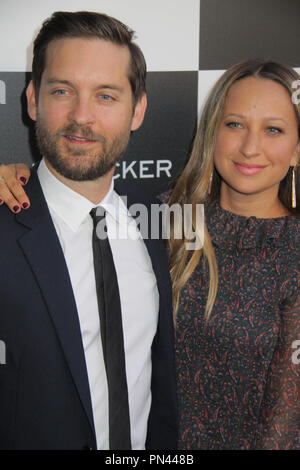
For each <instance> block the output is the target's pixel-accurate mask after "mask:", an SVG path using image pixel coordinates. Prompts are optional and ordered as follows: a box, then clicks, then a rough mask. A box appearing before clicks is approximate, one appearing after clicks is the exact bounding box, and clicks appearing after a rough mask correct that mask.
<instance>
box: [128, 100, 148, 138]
mask: <svg viewBox="0 0 300 470" xmlns="http://www.w3.org/2000/svg"><path fill="white" fill-rule="evenodd" d="M146 108H147V96H146V93H143V94H142V96H141V97H140V99H139V100H138V102H137V103H136V105H135V109H134V113H133V118H132V123H131V130H132V131H136V130H137V129H138V128H139V127H140V126H141V125H142V122H143V120H144V116H145V112H146Z"/></svg>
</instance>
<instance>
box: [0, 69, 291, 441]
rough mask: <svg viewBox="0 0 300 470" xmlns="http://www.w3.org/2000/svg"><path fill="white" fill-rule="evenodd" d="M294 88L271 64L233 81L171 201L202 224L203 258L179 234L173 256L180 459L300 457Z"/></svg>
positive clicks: (210, 114) (221, 91)
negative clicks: (198, 452)
mask: <svg viewBox="0 0 300 470" xmlns="http://www.w3.org/2000/svg"><path fill="white" fill-rule="evenodd" d="M297 80H299V75H298V74H297V73H296V72H295V71H294V70H293V69H292V68H290V67H286V66H284V65H281V64H278V63H275V62H270V61H260V60H252V61H245V62H243V63H240V64H237V65H234V66H233V67H231V68H230V69H229V70H228V71H227V72H225V73H224V74H223V75H222V77H221V78H220V79H219V80H218V81H217V83H216V84H215V86H214V87H213V89H212V91H211V93H210V94H209V96H208V98H207V101H206V104H205V106H204V109H203V112H202V116H201V120H200V124H199V128H198V131H197V135H196V137H195V141H194V146H193V150H192V154H191V157H190V159H189V162H188V164H187V166H186V167H185V169H184V171H183V173H182V175H181V176H180V178H179V179H178V182H177V184H176V186H175V188H174V190H173V192H172V194H171V196H170V198H169V204H170V205H172V204H174V203H179V204H181V206H182V208H183V210H184V207H185V204H192V206H193V208H194V211H193V213H194V217H195V214H196V212H197V211H196V210H195V208H196V206H197V204H204V205H205V220H206V222H205V236H204V245H203V248H199V249H196V250H194V251H190V250H188V249H187V248H186V247H187V245H186V243H187V242H188V241H189V240H186V239H177V238H176V237H175V236H174V235H172V233H173V234H175V233H176V228H178V227H176V226H173V228H172V230H171V239H170V246H169V248H170V269H171V277H172V281H173V292H174V322H175V325H176V360H177V381H178V398H179V411H180V437H179V447H180V448H181V449H300V399H299V398H300V364H299V365H298V362H299V363H300V302H299V291H300V243H299V241H300V240H299V239H300V220H299V215H300V209H299V208H300V183H299V173H298V172H297V164H298V160H299V155H300V144H299V137H300V130H299V129H300V107H299V104H297V103H296V102H295V103H293V102H292V96H294V98H295V94H294V95H293V92H295V90H294V88H293V84H294V83H295V82H296V81H297ZM294 101H297V100H294ZM11 171H12V174H13V175H14V171H15V170H14V169H12V170H11ZM0 174H1V171H0ZM18 174H19V175H20V171H19V172H18ZM2 175H3V173H2ZM5 175H6V178H7V177H8V169H7V168H6V169H5ZM8 180H9V178H8V179H7V184H8V186H9V183H8ZM13 180H14V178H13V177H11V179H10V181H11V182H12V181H13ZM6 191H7V188H6ZM0 197H1V198H2V199H5V200H7V199H8V196H7V193H6V194H4V195H3V194H0ZM20 202H22V201H20ZM174 223H175V222H174ZM196 225H197V224H196V220H194V226H193V230H194V231H197V230H200V231H201V230H202V228H203V227H200V229H199V227H198V228H197V227H196ZM198 238H199V239H200V238H201V234H199V237H198Z"/></svg>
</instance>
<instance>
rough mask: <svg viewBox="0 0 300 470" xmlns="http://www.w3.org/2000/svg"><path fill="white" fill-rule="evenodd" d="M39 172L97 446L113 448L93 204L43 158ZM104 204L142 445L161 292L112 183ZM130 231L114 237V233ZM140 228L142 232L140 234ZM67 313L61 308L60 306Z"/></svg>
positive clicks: (136, 444)
mask: <svg viewBox="0 0 300 470" xmlns="http://www.w3.org/2000/svg"><path fill="white" fill-rule="evenodd" d="M38 177H39V180H40V183H41V186H42V190H43V193H44V196H45V199H46V201H47V204H48V207H49V210H50V214H51V217H52V220H53V223H54V226H55V228H56V232H57V235H58V238H59V241H60V244H61V246H62V249H63V252H64V256H65V260H66V264H67V267H68V271H69V275H70V279H71V284H72V288H73V293H74V298H75V301H76V306H77V311H78V316H79V322H80V328H81V335H82V342H83V348H84V353H85V360H86V365H87V371H88V377H89V386H90V392H91V400H92V407H93V416H94V424H95V431H96V439H97V448H98V449H109V429H108V393H107V381H106V372H105V366H104V360H103V352H102V344H101V336H100V322H99V312H98V303H97V294H96V284H95V273H94V261H93V249H92V232H93V221H92V218H91V216H90V211H91V209H92V208H93V207H95V205H94V204H93V203H92V202H90V201H89V200H88V199H86V198H85V197H83V196H81V195H80V194H78V193H76V192H75V191H73V190H71V189H70V188H68V187H67V186H66V185H64V184H63V183H62V182H60V181H59V180H58V179H57V178H56V177H55V176H54V175H53V174H52V173H51V172H50V171H49V170H48V168H47V166H46V164H45V162H44V160H42V161H41V163H40V165H39V168H38ZM101 206H103V207H104V208H105V210H106V211H107V215H106V221H107V231H108V237H109V241H110V245H111V250H112V255H113V259H114V263H115V269H116V273H117V278H118V284H119V290H120V300H121V310H122V322H123V335H124V348H125V361H126V375H127V385H128V394H129V413H130V425H131V442H132V448H133V449H144V448H145V440H146V433H147V419H148V415H149V410H150V405H151V345H152V341H153V337H154V335H155V332H156V329H157V321H158V310H159V294H158V289H157V284H156V278H155V275H154V273H153V268H152V263H151V260H150V257H149V254H148V251H147V249H146V246H145V244H144V241H143V239H142V238H141V236H140V234H139V232H138V231H137V228H136V224H135V222H134V219H133V218H132V217H131V216H130V215H129V213H128V210H127V208H126V206H125V204H124V203H123V201H122V199H121V198H120V197H119V196H118V194H117V193H116V192H115V191H114V189H113V182H112V184H111V186H110V189H109V191H108V193H107V194H106V196H105V197H104V199H103V200H102V201H101ZM127 232H128V233H129V237H127V238H125V239H124V238H123V239H122V235H121V237H120V236H119V239H115V237H114V234H118V233H121V234H122V233H127ZM137 234H138V235H137ZM61 313H62V315H63V312H61Z"/></svg>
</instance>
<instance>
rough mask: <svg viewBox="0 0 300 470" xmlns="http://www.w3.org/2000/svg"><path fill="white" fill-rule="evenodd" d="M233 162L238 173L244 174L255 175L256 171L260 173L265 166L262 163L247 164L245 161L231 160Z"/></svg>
mask: <svg viewBox="0 0 300 470" xmlns="http://www.w3.org/2000/svg"><path fill="white" fill-rule="evenodd" d="M233 163H234V165H235V167H236V169H237V170H238V171H239V172H240V173H242V174H243V175H246V176H252V175H256V174H257V173H260V172H261V171H262V170H263V169H264V168H266V167H265V166H262V165H249V164H247V163H237V162H233Z"/></svg>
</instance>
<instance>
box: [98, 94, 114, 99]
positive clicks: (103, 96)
mask: <svg viewBox="0 0 300 470" xmlns="http://www.w3.org/2000/svg"><path fill="white" fill-rule="evenodd" d="M100 98H101V99H102V100H103V101H112V97H111V96H110V95H106V94H105V93H104V94H102V95H100Z"/></svg>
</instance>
